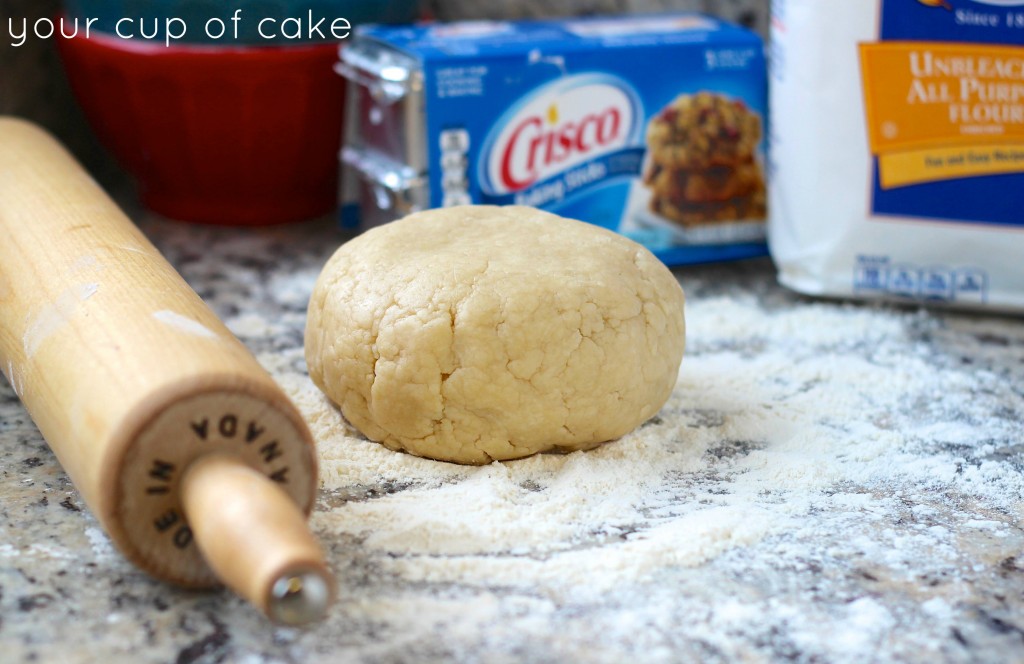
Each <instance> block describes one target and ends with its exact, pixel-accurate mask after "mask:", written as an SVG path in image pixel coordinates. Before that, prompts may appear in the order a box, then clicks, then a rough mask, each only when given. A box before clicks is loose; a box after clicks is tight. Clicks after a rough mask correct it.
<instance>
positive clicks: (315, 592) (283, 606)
mask: <svg viewBox="0 0 1024 664" xmlns="http://www.w3.org/2000/svg"><path fill="white" fill-rule="evenodd" d="M331 583H332V580H331V579H329V578H325V576H324V575H323V574H322V573H321V571H320V570H317V569H307V570H303V571H292V572H286V573H284V574H282V575H281V576H279V577H278V578H277V580H276V581H274V583H273V585H272V586H271V587H270V605H269V609H268V611H267V613H268V614H269V615H270V618H271V620H273V621H274V622H277V623H281V624H282V625H293V626H294V625H306V624H309V623H313V622H316V621H318V620H320V619H321V618H323V617H324V616H325V615H326V614H327V608H328V607H329V606H330V602H331V594H332V593H331Z"/></svg>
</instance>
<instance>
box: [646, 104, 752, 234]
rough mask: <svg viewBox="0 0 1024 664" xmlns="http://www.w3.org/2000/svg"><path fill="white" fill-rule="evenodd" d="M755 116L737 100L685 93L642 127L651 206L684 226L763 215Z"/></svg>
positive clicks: (747, 218) (750, 218)
mask: <svg viewBox="0 0 1024 664" xmlns="http://www.w3.org/2000/svg"><path fill="white" fill-rule="evenodd" d="M761 131H762V130H761V118H760V116H758V114H757V113H755V112H754V111H752V110H750V108H748V107H747V105H746V104H745V103H744V102H743V101H742V100H739V99H730V98H728V97H726V96H724V95H719V94H715V93H712V92H706V91H705V92H698V93H696V94H693V95H690V94H683V95H679V96H678V97H676V98H675V99H674V100H673V101H672V102H671V103H670V104H669V105H667V106H666V107H665V108H664V109H662V111H661V113H659V114H658V115H657V116H655V117H654V118H653V119H652V120H651V122H650V124H649V125H648V128H647V147H648V163H647V167H646V169H645V171H644V179H643V181H644V185H645V186H647V188H648V189H650V191H651V199H650V209H651V211H652V212H654V213H655V214H657V215H659V216H661V217H664V218H666V219H669V220H671V221H674V222H676V223H678V224H680V225H682V226H684V227H690V226H698V225H702V224H716V223H723V222H729V221H738V220H763V219H764V218H765V216H766V205H765V200H766V197H765V183H764V175H763V172H762V169H761V164H760V163H759V162H758V160H757V146H758V144H759V143H760V141H761Z"/></svg>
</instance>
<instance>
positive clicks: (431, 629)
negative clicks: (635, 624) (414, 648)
mask: <svg viewBox="0 0 1024 664" xmlns="http://www.w3.org/2000/svg"><path fill="white" fill-rule="evenodd" d="M954 321H955V319H954ZM687 322H688V325H689V330H688V337H689V338H688V346H687V356H686V357H685V358H684V360H683V365H682V369H681V372H680V377H679V382H678V384H677V386H676V389H675V391H674V393H673V394H672V397H671V398H670V400H669V402H668V403H667V404H666V406H665V407H664V408H663V409H662V410H661V412H660V413H659V414H658V416H656V417H655V418H653V419H652V420H650V421H649V422H647V423H646V424H644V425H643V426H641V427H640V428H639V429H638V430H636V431H634V432H633V433H631V434H629V435H627V436H625V437H623V438H622V439H620V440H618V441H614V442H611V443H608V444H606V445H604V446H602V447H600V448H598V449H596V450H593V451H590V452H580V453H574V454H569V455H541V456H536V457H532V458H528V459H523V460H519V461H513V462H506V463H494V464H491V465H489V466H485V467H460V466H456V465H452V464H446V463H441V462H434V461H429V460H425V459H419V458H416V457H412V456H408V455H403V454H398V453H394V452H391V451H388V450H386V449H384V448H383V447H381V446H379V445H377V444H375V443H372V442H368V441H366V440H365V439H363V438H362V437H361V436H359V434H358V433H357V432H355V431H354V430H353V429H352V428H351V427H350V426H349V425H348V424H347V423H345V422H344V420H343V418H342V417H341V416H340V414H339V413H338V411H337V410H336V409H335V408H334V407H333V406H331V405H330V404H329V403H328V402H327V401H326V399H324V397H322V395H320V393H319V392H318V391H317V390H316V388H315V387H314V386H313V385H312V384H311V383H310V382H309V381H308V379H305V378H304V377H299V376H297V375H294V374H293V375H291V376H285V377H282V378H281V380H282V382H283V383H284V384H285V387H286V389H287V390H288V391H289V392H290V394H291V396H292V398H293V399H294V400H295V401H296V403H297V405H298V406H299V408H300V410H302V412H303V414H304V415H305V416H306V418H307V420H308V421H310V422H311V424H312V427H313V430H314V433H315V436H316V438H317V441H318V444H319V449H320V453H321V462H322V468H321V476H322V481H323V485H324V489H325V495H326V496H327V498H326V500H327V502H328V507H330V508H331V509H324V510H322V511H319V512H317V513H316V514H315V517H314V524H315V526H316V527H317V528H318V529H320V530H321V531H323V532H325V533H327V535H326V536H327V537H330V538H332V539H337V538H338V537H342V538H345V539H346V541H350V542H353V543H354V544H353V546H357V547H358V550H359V551H360V555H361V556H366V557H368V558H369V559H370V560H372V564H373V570H374V573H375V574H380V575H384V576H386V577H394V578H397V579H400V580H401V581H402V582H403V583H406V584H409V583H411V584H413V587H419V586H421V585H422V584H426V587H434V588H436V589H440V588H449V589H452V590H449V591H448V592H455V593H466V592H470V593H471V594H472V598H471V599H470V598H466V599H465V607H464V611H463V612H462V613H456V614H453V615H451V616H449V617H448V618H446V619H445V620H444V621H443V630H445V631H447V630H452V629H456V628H458V629H472V628H473V627H474V626H477V627H482V625H483V624H484V620H483V618H482V617H480V616H482V615H484V614H485V613H486V611H484V608H485V607H484V606H483V605H482V604H481V603H486V602H491V601H494V597H493V596H492V595H491V594H490V592H489V589H493V588H502V589H504V590H505V591H508V590H512V591H513V592H515V593H519V594H522V595H523V596H528V597H531V598H537V599H543V600H545V601H552V602H555V603H556V605H557V606H565V605H572V606H581V607H587V609H586V610H587V611H592V612H597V613H600V614H601V615H602V616H604V618H605V619H610V620H614V621H621V620H625V619H626V616H627V614H628V617H629V619H630V620H639V621H640V623H641V625H640V627H641V628H643V629H651V628H652V627H651V625H650V624H648V623H646V622H644V621H646V620H648V619H650V618H651V616H649V615H648V613H647V611H646V610H644V611H641V612H640V613H642V614H643V615H642V616H641V615H639V614H638V613H637V611H638V610H637V609H636V608H635V606H634V605H635V604H636V603H637V601H638V600H639V601H640V603H641V604H643V605H644V606H647V607H650V606H653V605H656V604H657V602H658V601H664V602H666V605H665V606H664V607H663V608H664V610H665V611H669V612H671V613H672V614H673V615H674V616H675V617H676V619H684V618H685V619H686V620H696V622H695V623H694V624H700V625H704V626H705V627H704V629H710V630H711V631H710V632H708V633H707V634H704V635H703V637H702V638H707V639H710V640H711V642H713V643H716V644H717V645H716V646H715V648H716V649H717V651H720V652H721V653H725V654H726V655H729V656H732V655H736V656H739V655H738V654H737V652H733V650H732V649H734V648H736V647H739V646H738V644H741V643H743V639H739V640H737V639H735V638H730V639H723V638H720V637H722V636H723V635H722V634H721V633H719V632H717V631H716V629H724V627H722V626H723V625H725V624H727V623H728V621H727V620H725V618H723V617H721V616H719V617H716V618H714V620H712V621H711V623H708V620H711V614H708V613H707V611H711V613H714V612H716V611H718V610H719V609H720V608H721V607H714V608H712V609H707V610H704V611H703V613H701V615H700V616H697V615H690V612H693V611H697V612H698V613H700V611H698V610H697V607H696V606H692V605H688V604H687V603H686V602H684V603H683V604H682V606H683V607H685V610H684V608H681V605H680V602H679V601H675V602H674V603H671V604H667V603H668V602H670V600H669V598H667V597H661V593H662V585H661V584H663V583H664V582H665V580H666V579H673V578H674V579H676V580H677V581H678V579H679V578H684V579H694V580H695V581H696V580H699V579H701V578H703V579H705V580H706V581H707V582H708V583H712V584H714V583H724V581H723V579H730V581H729V583H736V581H735V580H734V579H735V578H740V577H743V578H746V577H749V578H757V577H758V575H761V576H765V575H769V574H771V573H775V574H778V573H780V572H783V571H792V570H794V569H797V570H799V569H800V568H806V567H809V568H810V569H811V570H812V571H814V572H815V574H818V573H819V572H821V569H822V567H823V566H824V565H833V566H834V569H833V574H832V576H833V577H834V578H833V581H832V585H831V586H828V584H827V583H826V587H820V586H818V587H816V589H815V592H818V593H821V594H823V595H824V596H826V597H831V598H833V599H835V600H836V601H835V602H828V601H826V602H823V603H822V604H821V608H820V611H819V612H818V614H817V615H815V614H813V613H808V612H807V611H806V610H798V608H797V606H798V602H797V599H796V598H795V597H789V598H788V599H786V593H785V592H782V591H780V592H779V595H780V597H782V598H783V599H782V600H780V599H779V598H776V597H774V596H773V592H771V591H770V589H768V590H767V591H765V590H763V589H762V590H759V591H758V592H759V593H762V592H763V594H761V595H760V596H759V597H756V598H751V599H750V601H751V602H753V603H754V604H753V605H755V606H759V608H758V609H757V610H756V611H754V612H753V613H752V614H750V615H744V617H743V619H742V620H740V621H739V623H743V627H742V629H741V628H740V627H738V626H737V627H736V629H741V631H743V632H744V634H745V635H746V637H747V638H754V637H753V635H754V634H755V633H761V632H766V633H767V632H771V631H772V630H775V632H778V633H784V634H785V635H786V638H785V644H781V645H779V646H778V647H779V648H780V649H782V650H784V649H785V648H784V646H785V647H792V648H797V649H799V650H800V651H801V652H803V653H805V654H810V655H817V656H822V657H836V656H838V655H841V654H846V655H856V656H859V657H868V658H870V657H871V656H872V653H876V652H878V651H879V650H878V649H879V648H881V647H882V645H883V644H884V643H885V642H887V641H888V640H889V639H891V638H892V635H893V634H894V632H895V631H897V630H905V629H907V628H908V627H912V628H913V629H914V630H916V631H915V634H916V636H915V638H919V639H923V640H922V643H932V644H933V645H934V643H937V642H939V641H941V640H945V639H948V638H949V636H948V635H949V629H951V628H952V627H951V625H954V624H955V619H956V616H957V610H956V608H955V607H956V602H957V601H958V600H962V599H963V597H962V596H961V594H962V592H963V584H962V583H958V582H957V579H958V578H961V577H963V575H965V574H974V573H975V572H976V570H973V564H974V563H971V561H970V560H969V559H968V558H969V557H970V556H968V555H967V553H965V550H964V546H965V545H964V543H963V542H962V541H961V540H962V538H963V537H965V535H963V534H962V533H964V532H965V531H967V532H978V533H984V535H985V536H986V538H987V539H986V540H985V542H972V543H971V546H975V547H976V546H981V545H982V544H983V546H981V548H980V549H978V548H974V549H972V551H973V553H971V555H973V556H977V555H978V554H977V552H978V551H979V550H980V551H982V553H983V555H984V556H985V558H984V560H979V561H977V564H979V565H981V566H982V567H985V565H984V564H983V563H993V562H997V561H999V560H1003V559H1008V560H1013V558H1012V557H1013V556H1014V555H1016V554H1017V552H1019V550H1020V546H1021V545H1022V543H1024V535H1022V533H1021V531H1020V529H1019V527H1018V525H1017V520H1018V518H1019V516H1020V514H1021V509H1022V498H1021V497H1022V495H1024V473H1022V472H1021V467H1020V456H1019V454H1017V452H1019V449H1018V448H1019V446H1020V417H1021V413H1022V412H1024V395H1022V394H1021V392H1020V391H1017V390H1014V388H1013V383H1012V381H1007V380H1005V377H1001V376H999V375H997V374H995V373H993V372H986V371H984V370H980V371H979V370H977V369H976V368H975V367H972V366H970V365H960V364H958V363H957V362H956V359H957V358H955V357H934V356H933V355H932V354H930V353H929V351H928V348H929V347H928V345H926V344H924V343H923V342H921V340H920V339H919V337H920V336H921V335H931V336H941V335H944V334H951V332H952V331H951V330H950V329H949V328H948V327H946V326H943V325H942V324H941V323H940V322H939V321H938V320H937V319H934V318H929V317H928V316H926V315H922V314H913V313H903V312H897V311H891V310H879V309H870V308H862V307H860V308H859V307H851V306H837V305H831V304H811V305H802V306H799V307H792V308H788V309H783V310H778V311H771V310H767V309H766V308H764V306H763V305H762V304H760V303H759V302H758V301H757V300H755V299H754V298H751V297H747V298H742V299H737V298H730V297H713V298H708V299H704V300H698V301H696V302H692V303H691V304H690V305H689V306H688V310H687ZM972 333H973V334H976V335H978V334H988V335H1008V334H1010V335H1012V334H1016V335H1017V337H1020V331H1019V330H1018V329H1017V328H1015V327H1014V326H1013V323H1012V322H1011V321H1000V320H998V319H988V326H987V327H986V326H981V327H979V328H978V329H974V330H972ZM1011 338H1012V337H1011ZM1014 343H1022V344H1024V341H1017V342H1014ZM1018 384H1019V382H1018ZM958 533H961V534H958ZM1004 564H1007V563H1005V562H1004ZM986 569H987V567H986ZM850 575H859V576H858V577H857V578H858V582H859V583H867V584H876V585H879V584H881V585H880V586H879V587H882V586H884V587H885V588H887V589H889V590H892V589H893V588H896V589H898V590H899V592H901V593H904V594H905V595H906V598H907V601H908V607H912V610H911V608H908V610H907V612H905V613H901V614H898V615H894V614H893V613H892V612H891V609H890V608H886V607H885V606H882V605H881V604H879V603H878V602H877V601H876V600H875V599H873V598H872V592H871V591H867V590H863V589H861V590H860V591H854V592H851V591H850V586H851V582H850V581H849V580H848V579H847V577H848V576H850ZM812 576H813V575H809V576H808V577H807V578H811V577H812ZM818 576H819V577H820V574H818ZM794 578H797V579H801V578H803V577H794ZM827 578H830V577H826V579H827ZM922 578H936V579H939V580H940V581H939V582H934V583H932V582H930V581H928V582H925V581H921V579H922ZM872 579H873V580H872ZM712 580H714V581H713V582H712ZM818 581H819V582H820V578H819V579H818ZM800 582H802V581H799V582H798V581H794V583H797V584H798V583H800ZM342 583H343V584H344V583H345V579H344V578H343V579H342ZM929 584H931V585H929ZM711 590H714V585H712V586H711ZM708 591H709V590H708V588H702V587H701V586H700V585H699V584H697V585H694V589H693V590H692V592H693V595H694V596H700V595H704V594H707V593H708ZM723 592H724V591H723ZM745 592H754V591H753V590H751V589H748V590H747V591H745ZM844 593H849V596H847V595H844ZM611 597H616V598H618V599H616V600H614V602H613V605H619V606H621V607H633V608H630V609H629V610H628V611H627V610H625V608H623V609H622V611H621V612H620V613H619V614H616V611H615V610H614V608H613V607H610V606H609V605H608V602H609V601H611V600H610V598H611ZM631 598H632V599H631ZM732 599H736V598H735V597H733V598H732ZM396 601H397V602H398V604H400V606H396V605H395V602H396ZM438 601H439V600H438V598H437V597H436V596H434V595H422V596H419V595H414V594H413V595H408V596H405V595H403V596H401V598H400V599H399V600H396V598H394V597H392V598H390V600H388V602H385V600H384V598H376V599H373V598H367V599H364V600H363V602H362V604H361V607H362V610H364V611H370V612H371V613H373V612H374V611H375V610H376V611H378V612H377V613H373V615H376V616H378V617H381V618H383V617H384V616H389V615H390V616H391V617H392V618H394V616H393V615H391V614H392V612H394V611H398V612H400V613H402V616H403V619H404V620H406V621H408V624H406V623H403V624H406V626H407V627H408V626H409V625H413V626H417V628H418V629H420V630H422V633H423V634H422V635H423V636H424V638H426V636H427V635H428V634H430V633H436V631H437V630H438V629H440V628H439V627H438V625H437V624H435V623H430V621H429V620H426V619H425V618H422V617H418V616H420V615H421V614H423V613H424V612H430V611H435V610H437V604H438ZM646 602H651V603H652V604H647V603H646ZM758 602H760V604H758ZM918 602H920V606H918ZM506 608H507V607H506ZM581 610H583V609H581ZM734 613H735V610H734ZM396 620H397V619H396ZM524 620H525V618H524ZM723 621H724V622H723ZM645 625H646V626H645ZM708 625H711V627H708ZM716 625H717V626H718V627H717V628H716V627H714V626H716ZM605 627H607V625H605ZM693 630H697V628H696V627H694V628H693ZM829 630H831V632H832V634H833V636H834V638H827V639H826V638H823V637H822V634H823V633H826V632H829ZM670 631H675V632H678V627H675V628H672V630H670ZM697 631H699V630H697ZM775 632H773V633H775ZM695 633H696V632H693V633H691V634H689V637H690V639H691V641H687V643H692V638H694V634H695ZM734 636H735V635H734ZM634 637H635V634H634ZM663 637H664V635H663ZM712 637H714V638H712ZM580 638H584V637H582V636H580ZM590 638H593V639H597V641H598V642H600V643H604V644H606V645H607V646H608V648H609V651H608V652H609V653H610V654H613V653H616V652H619V650H616V648H618V649H620V650H621V651H622V652H626V651H627V650H632V649H635V648H636V641H635V638H633V637H630V638H632V640H630V639H629V638H627V636H626V635H625V634H623V635H621V639H620V638H619V637H617V636H616V630H610V629H596V630H595V632H594V633H593V634H591V635H590ZM667 638H668V637H664V638H660V639H655V640H656V641H659V642H666V639H667ZM964 638H965V639H966V638H967V637H966V636H965V637H964ZM975 638H980V637H975ZM719 641H720V642H719ZM787 644H788V645H787ZM889 645H890V646H891V645H892V644H891V643H889ZM780 652H781V650H780ZM730 653H731V654H730ZM676 654H678V653H676ZM654 659H659V658H658V657H654ZM854 659H856V657H854ZM609 661H614V657H610V660H609Z"/></svg>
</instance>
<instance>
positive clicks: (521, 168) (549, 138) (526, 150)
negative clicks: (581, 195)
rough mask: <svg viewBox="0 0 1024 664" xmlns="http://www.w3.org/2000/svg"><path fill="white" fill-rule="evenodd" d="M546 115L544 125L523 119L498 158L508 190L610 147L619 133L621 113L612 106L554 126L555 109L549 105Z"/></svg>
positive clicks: (538, 119)
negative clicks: (565, 163)
mask: <svg viewBox="0 0 1024 664" xmlns="http://www.w3.org/2000/svg"><path fill="white" fill-rule="evenodd" d="M547 116H548V117H547V122H546V121H545V119H543V118H540V117H537V116H532V117H528V118H525V119H524V120H523V121H522V122H520V123H519V125H518V126H517V127H515V129H514V130H513V131H512V136H511V137H510V138H509V142H508V144H507V145H506V146H505V149H504V150H503V152H502V156H501V182H502V184H503V185H504V186H505V187H507V188H508V189H509V190H510V191H517V190H519V189H523V188H524V187H528V186H530V185H531V184H533V183H534V182H536V181H537V179H538V174H539V173H541V172H547V171H549V170H551V168H552V167H553V166H558V165H559V164H562V163H564V162H566V161H567V160H569V159H571V158H572V157H573V156H575V155H583V154H586V153H588V152H591V151H593V150H595V149H599V148H602V147H604V146H607V145H610V144H612V143H614V142H615V141H616V139H618V138H620V136H621V134H622V112H621V111H620V110H619V109H617V108H615V107H614V106H609V107H608V108H606V109H604V110H603V111H600V112H598V113H587V114H586V115H584V116H583V117H582V118H580V120H579V121H578V122H573V121H571V120H570V121H568V122H562V123H561V124H555V123H556V122H557V118H558V107H557V106H551V108H550V109H549V111H548V114H547ZM551 125H554V126H551Z"/></svg>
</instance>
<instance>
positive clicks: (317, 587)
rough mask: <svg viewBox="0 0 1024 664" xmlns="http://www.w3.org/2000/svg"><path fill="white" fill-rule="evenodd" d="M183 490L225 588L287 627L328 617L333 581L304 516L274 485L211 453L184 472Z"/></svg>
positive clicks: (228, 456)
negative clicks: (326, 615)
mask: <svg viewBox="0 0 1024 664" xmlns="http://www.w3.org/2000/svg"><path fill="white" fill-rule="evenodd" d="M180 492H181V493H180V495H181V501H182V507H183V508H184V511H185V516H186V518H187V519H188V523H189V526H190V527H191V529H192V532H193V534H194V536H195V542H196V545H197V546H198V547H199V550H200V551H201V552H202V554H203V557H204V558H205V559H206V562H207V564H208V565H209V566H210V568H211V569H212V570H213V571H214V573H215V574H216V575H217V577H218V578H219V579H220V580H221V581H223V582H224V584H225V585H226V586H228V587H229V588H231V589H232V590H234V591H235V592H237V593H238V594H239V595H241V596H242V597H244V598H246V599H248V600H249V601H250V602H252V603H253V604H255V605H256V606H257V607H259V608H260V609H261V610H262V611H263V612H264V613H265V614H266V615H267V616H268V617H270V619H271V620H274V621H276V622H278V623H281V624H284V625H289V626H298V625H305V624H308V623H311V622H315V621H317V620H319V619H321V618H323V617H324V615H325V614H326V612H327V608H328V607H329V606H330V604H331V602H332V601H333V599H334V578H333V576H332V575H331V573H330V571H329V570H328V569H327V565H326V562H325V561H324V556H323V552H322V551H321V549H320V546H319V545H318V544H317V542H316V540H315V539H314V538H313V535H312V534H311V533H310V532H309V528H308V527H307V526H306V520H305V517H304V516H303V514H302V511H301V510H300V509H299V507H298V505H296V504H295V503H294V502H293V501H292V499H291V497H289V496H288V494H287V493H286V492H285V491H284V490H283V489H281V487H279V486H278V485H277V484H276V483H275V482H274V481H273V480H271V479H270V478H268V477H267V476H266V475H263V474H262V473H260V472H259V471H257V470H255V469H253V468H251V467H250V466H249V465H247V464H246V463H245V462H244V461H243V460H241V459H240V458H238V457H236V456H233V455H231V454H227V453H210V454H207V455H205V456H202V457H200V458H199V459H197V460H195V461H193V462H192V464H191V465H190V466H189V467H188V468H187V469H186V471H185V474H184V475H183V476H182V478H181V487H180Z"/></svg>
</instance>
